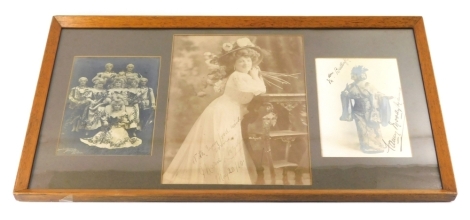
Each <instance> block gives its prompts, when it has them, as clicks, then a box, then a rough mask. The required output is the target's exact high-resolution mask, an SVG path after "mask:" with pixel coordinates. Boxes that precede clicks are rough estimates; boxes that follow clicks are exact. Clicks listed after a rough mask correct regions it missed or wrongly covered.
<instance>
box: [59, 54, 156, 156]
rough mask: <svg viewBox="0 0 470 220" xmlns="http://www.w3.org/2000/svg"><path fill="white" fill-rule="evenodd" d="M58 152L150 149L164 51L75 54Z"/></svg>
mask: <svg viewBox="0 0 470 220" xmlns="http://www.w3.org/2000/svg"><path fill="white" fill-rule="evenodd" d="M72 68H73V69H72V73H71V77H70V82H69V94H68V96H67V101H66V106H65V107H64V115H63V119H62V128H61V133H60V135H59V136H60V137H59V141H58V146H57V151H56V154H57V155H151V151H152V139H153V127H154V118H155V110H156V107H157V106H156V95H157V94H156V91H157V85H158V76H159V68H160V57H75V58H74V63H73V67H72Z"/></svg>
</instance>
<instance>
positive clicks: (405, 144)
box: [315, 58, 412, 157]
mask: <svg viewBox="0 0 470 220" xmlns="http://www.w3.org/2000/svg"><path fill="white" fill-rule="evenodd" d="M315 64H316V70H317V86H318V87H317V88H318V103H319V104H318V108H319V118H320V133H321V134H320V135H321V150H322V156H323V157H412V151H411V146H410V139H409V134H408V126H407V120H406V114H405V106H404V102H403V94H402V89H401V83H400V74H399V71H398V64H397V60H396V59H394V58H389V59H383V58H381V59H372V58H370V59H369V58H367V59H366V58H363V59H358V58H354V59H352V58H351V59H350V58H317V59H315Z"/></svg>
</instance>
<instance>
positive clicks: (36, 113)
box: [13, 16, 457, 202]
mask: <svg viewBox="0 0 470 220" xmlns="http://www.w3.org/2000/svg"><path fill="white" fill-rule="evenodd" d="M84 28H86V29H123V28H127V29H163V28H167V29H168V28H173V29H214V28H219V29H242V28H243V29H412V30H413V33H414V38H415V42H416V50H417V52H418V60H419V64H420V68H421V76H422V79H423V82H422V83H423V85H424V92H425V95H426V103H427V107H428V111H429V118H430V121H431V128H432V134H433V139H434V144H435V150H436V156H437V160H438V164H437V165H438V167H439V173H440V179H441V183H442V189H440V190H401V189H400V190H383V189H380V190H377V189H364V190H333V189H329V190H317V189H308V190H307V189H299V190H298V189H292V190H286V189H285V190H283V189H249V190H246V189H241V190H238V189H231V190H221V189H210V190H202V189H200V190H195V189H191V190H190V189H126V190H117V189H104V190H98V189H29V188H28V185H29V182H30V179H31V173H32V169H33V164H34V157H35V153H36V148H37V143H38V139H39V134H40V128H41V124H42V121H43V115H44V111H45V106H46V101H47V96H48V92H49V85H50V83H51V78H52V72H53V68H54V63H55V58H56V56H57V50H58V46H59V41H60V36H61V31H62V29H84ZM13 194H14V196H15V198H16V199H17V200H19V201H64V200H67V201H74V202H78V201H453V200H454V199H455V198H456V196H457V189H456V183H455V178H454V173H453V169H452V163H451V159H450V153H449V148H448V145H447V138H446V134H445V128H444V122H443V118H442V111H441V107H440V104H439V98H438V94H437V88H436V80H435V77H434V72H433V68H432V63H431V57H430V51H429V46H428V43H427V38H426V33H425V28H424V21H423V18H422V17H420V16H410V17H401V16H399V17H398V16H397V17H395V16H386V17H379V16H372V17H370V16H363V17H258V16H246V17H238V16H227V17H216V16H163V17H162V16H54V17H53V18H52V23H51V26H50V31H49V36H48V40H47V44H46V48H45V52H44V58H43V62H42V67H41V71H40V75H39V79H38V83H37V89H36V93H35V96H34V101H33V105H32V110H31V115H30V120H29V124H28V128H27V132H26V137H25V142H24V146H23V151H22V155H21V160H20V163H19V168H18V173H17V178H16V182H15V186H14V191H13Z"/></svg>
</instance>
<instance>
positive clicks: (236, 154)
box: [162, 36, 270, 185]
mask: <svg viewBox="0 0 470 220" xmlns="http://www.w3.org/2000/svg"><path fill="white" fill-rule="evenodd" d="M228 39H230V41H228V42H225V41H224V40H228ZM174 40H175V41H174V45H175V46H176V50H174V51H173V53H174V54H173V63H172V68H173V69H172V73H171V74H172V75H171V76H172V77H171V80H170V94H169V100H170V101H169V106H168V108H167V123H168V121H170V123H169V125H167V129H168V126H172V127H173V128H174V129H175V130H176V128H177V127H176V126H178V125H181V126H180V127H179V128H177V129H178V131H179V132H172V129H168V130H167V132H166V135H165V136H166V137H165V140H166V144H165V149H164V150H165V151H164V156H165V157H164V171H163V174H162V183H163V184H232V185H252V184H255V182H256V178H257V168H256V166H255V161H254V160H253V157H252V156H253V155H250V151H249V150H248V149H247V147H246V145H245V143H244V139H243V135H242V121H243V118H244V117H245V115H246V114H247V113H248V112H249V110H248V109H247V106H248V104H250V102H251V101H252V100H253V99H254V98H255V97H257V96H260V95H262V94H265V93H266V92H267V85H266V84H268V83H270V81H269V80H266V78H265V77H263V75H262V74H261V73H262V71H261V69H260V64H261V63H262V62H263V59H264V57H265V54H267V52H266V51H264V50H263V49H262V48H260V47H259V46H257V45H256V44H255V43H254V41H252V40H251V39H250V38H248V37H242V36H225V37H220V36H183V37H182V38H181V39H177V38H174ZM185 40H188V41H190V42H193V43H198V42H199V43H201V44H199V45H200V48H196V47H197V46H196V45H195V47H194V48H193V49H194V50H191V46H189V47H188V46H187V45H188V44H185V43H184V41H185ZM212 40H214V42H217V41H220V43H218V44H215V43H211V42H212ZM202 44H204V45H205V46H201V45H202ZM179 47H181V48H182V49H181V50H179ZM183 47H184V48H183ZM188 48H189V49H188ZM202 49H208V50H209V51H215V52H218V51H221V52H218V53H213V52H207V51H206V52H203V53H201V50H202ZM188 58H189V59H188ZM188 60H192V62H197V63H203V64H204V65H199V66H197V65H196V64H194V63H191V62H189V63H188ZM188 65H190V66H191V65H193V66H194V67H195V68H188ZM196 66H197V67H196ZM197 70H199V71H201V72H205V73H206V74H199V72H197ZM201 75H202V76H201ZM182 78H184V79H187V80H184V81H183V80H181V79H182ZM183 83H185V84H183ZM186 83H187V84H186ZM188 84H192V85H188ZM185 94H187V95H185ZM173 97H181V100H182V99H188V100H187V101H181V102H177V101H173V100H176V99H175V98H173ZM172 98H173V99H172ZM188 102H189V103H192V104H188ZM173 109H174V110H173ZM178 111H179V112H180V115H179V116H177V115H176V112H178ZM193 112H201V113H200V114H195V113H194V114H193ZM189 121H194V123H192V124H190V123H189ZM172 122H179V123H172ZM185 129H188V130H187V131H185ZM178 133H179V134H186V135H185V136H184V137H182V136H179V138H181V139H180V140H181V142H178V141H174V140H175V139H177V138H178Z"/></svg>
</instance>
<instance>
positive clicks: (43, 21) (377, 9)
mask: <svg viewBox="0 0 470 220" xmlns="http://www.w3.org/2000/svg"><path fill="white" fill-rule="evenodd" d="M307 2H309V3H308V5H306V3H307ZM461 2H465V1H461ZM467 8H468V7H465V6H464V5H463V3H460V2H459V1H453V0H447V1H441V2H437V1H436V2H429V3H428V2H425V1H412V0H394V1H383V2H381V1H362V0H357V1H347V0H344V1H334V0H331V1H330V0H329V1H297V0H289V1H282V2H274V1H269V3H263V2H258V1H253V0H248V1H244V0H237V1H222V0H218V1H207V2H205V1H201V0H197V1H187V2H181V1H177V0H168V1H164V2H163V1H152V2H151V1H148V2H147V1H139V0H127V1H121V0H114V1H96V0H81V1H3V2H2V6H1V9H2V10H1V11H2V12H1V13H0V16H1V22H2V30H1V31H0V37H1V40H0V44H1V47H0V56H1V59H0V61H1V62H2V66H1V71H2V74H1V75H2V86H0V88H1V93H0V94H2V95H1V97H2V99H3V100H2V107H1V108H0V109H1V110H0V111H1V112H0V113H1V114H0V115H1V125H2V126H1V136H0V137H1V139H2V144H1V147H2V149H3V150H2V154H1V159H0V171H1V174H2V175H1V180H2V181H1V182H0V210H1V211H0V219H36V218H39V219H42V218H46V219H143V218H145V219H156V218H159V219H161V218H164V217H167V218H176V219H180V218H181V219H182V218H184V219H198V218H200V217H208V218H211V219H252V218H254V217H256V218H259V219H292V218H295V219H298V218H304V219H315V218H317V219H320V217H324V218H328V219H342V218H344V219H356V218H357V219H398V218H403V217H404V218H405V219H413V218H414V219H426V218H431V217H434V219H439V218H441V219H442V218H448V217H450V218H449V219H469V218H468V216H469V214H468V212H465V211H468V210H465V209H464V208H467V209H468V204H469V202H470V201H469V200H470V196H469V193H468V191H469V189H470V187H469V185H470V183H469V178H468V172H466V171H467V170H466V169H467V168H468V167H469V165H470V164H469V162H468V161H470V160H469V159H468V155H469V153H470V151H469V148H470V145H469V143H468V141H467V140H468V136H469V134H468V131H470V129H469V128H468V126H469V124H470V119H469V118H470V116H469V115H470V114H469V110H468V107H467V106H466V105H468V104H466V103H467V102H468V101H467V99H468V98H467V97H466V96H467V95H468V94H469V91H468V88H469V86H468V85H469V84H470V76H469V75H470V72H469V71H468V67H467V65H468V63H469V62H468V59H469V58H468V52H469V51H470V48H469V43H468V41H469V39H470V38H469V37H468V36H469V35H468V34H466V33H467V30H468V25H469V24H468V21H469V20H470V18H469V17H468V11H467ZM53 15H284V16H288V15H310V16H313V15H327V16H332V15H337V16H340V15H343V16H344V15H355V16H359V15H380V16H383V15H419V16H423V17H424V22H425V27H426V33H427V37H428V43H429V48H430V51H431V57H432V61H433V66H434V72H435V77H436V81H437V86H438V90H439V96H440V100H441V106H442V111H443V116H444V122H445V126H446V130H447V138H448V143H449V146H450V151H451V155H452V162H453V165H454V172H455V175H456V179H457V187H458V190H459V195H458V197H457V199H456V200H455V201H454V202H450V203H411V204H403V203H366V204H364V203H235V204H234V203H92V204H91V203H31V202H17V201H16V200H15V199H14V198H13V186H14V180H15V177H16V172H17V167H18V163H19V159H20V154H21V150H22V145H23V141H24V136H25V133H26V128H27V125H28V120H29V114H30V109H31V105H32V102H33V97H34V92H35V87H36V82H37V79H38V76H39V70H40V67H41V62H42V56H43V53H44V48H45V45H46V39H47V34H48V30H49V26H50V22H51V19H52V16H53ZM466 131H467V132H466Z"/></svg>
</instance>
